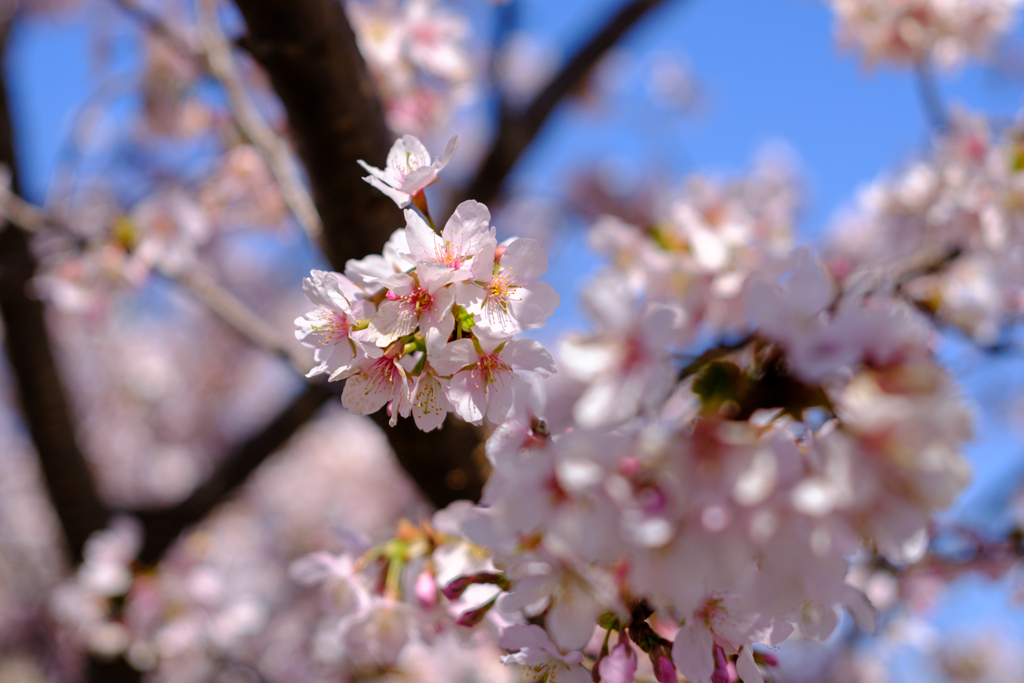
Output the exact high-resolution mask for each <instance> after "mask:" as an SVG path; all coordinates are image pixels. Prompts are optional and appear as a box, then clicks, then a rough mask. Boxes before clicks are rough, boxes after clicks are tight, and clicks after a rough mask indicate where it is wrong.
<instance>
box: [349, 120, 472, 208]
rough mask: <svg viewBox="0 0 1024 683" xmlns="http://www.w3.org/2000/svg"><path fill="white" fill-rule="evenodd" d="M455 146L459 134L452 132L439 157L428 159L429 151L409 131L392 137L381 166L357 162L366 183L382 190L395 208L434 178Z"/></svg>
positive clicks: (361, 161) (449, 158)
mask: <svg viewBox="0 0 1024 683" xmlns="http://www.w3.org/2000/svg"><path fill="white" fill-rule="evenodd" d="M458 146H459V136H458V135H453V136H452V137H451V139H449V140H448V144H447V145H445V148H444V154H443V155H442V156H441V158H440V159H436V160H434V161H433V162H431V161H430V153H429V152H427V148H426V147H424V146H423V143H422V142H420V141H419V140H418V139H417V138H416V137H415V136H413V135H404V136H402V137H401V138H399V139H398V140H397V141H395V144H394V145H393V146H392V147H391V151H390V152H388V159H387V166H386V167H385V168H384V170H381V169H379V168H376V167H374V166H370V165H369V164H367V163H366V162H365V161H363V160H362V159H360V160H359V165H360V166H362V167H363V168H364V169H365V170H366V171H367V172H368V173H369V174H370V175H368V176H366V177H365V178H363V180H365V181H366V182H368V183H369V184H370V185H373V186H374V187H375V188H377V189H378V190H380V191H381V192H383V193H384V194H386V195H387V196H388V197H390V198H391V199H392V200H394V202H395V204H398V207H399V208H403V209H404V208H405V207H407V206H409V204H411V203H412V202H413V199H414V197H415V196H416V195H417V194H418V193H420V192H422V191H423V189H424V188H425V187H427V186H428V185H431V184H432V183H435V182H437V176H438V174H439V173H440V172H441V169H443V168H444V167H445V166H447V165H448V162H449V161H451V158H452V155H453V154H455V149H456V148H457V147H458Z"/></svg>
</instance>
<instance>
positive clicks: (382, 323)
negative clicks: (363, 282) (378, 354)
mask: <svg viewBox="0 0 1024 683" xmlns="http://www.w3.org/2000/svg"><path fill="white" fill-rule="evenodd" d="M388 288H389V291H388V293H387V298H386V299H385V300H384V301H383V302H382V303H381V304H380V306H379V307H378V308H377V313H376V315H374V316H373V320H372V321H370V326H369V328H368V329H367V332H368V335H369V338H370V339H371V340H373V341H375V342H376V343H377V345H378V346H381V347H385V346H388V345H389V344H391V343H392V342H394V341H396V340H398V339H401V338H402V337H405V336H406V335H409V334H412V333H413V332H415V331H416V329H417V328H419V329H420V331H421V332H422V333H423V337H424V339H425V340H426V346H427V353H428V354H430V353H435V352H436V351H437V350H438V349H440V348H441V347H442V346H444V344H445V343H446V342H447V341H448V337H450V336H451V334H452V330H454V329H455V318H454V316H453V315H452V304H454V303H455V291H454V289H452V288H451V287H442V288H440V289H437V290H435V291H434V292H430V291H428V290H426V289H423V288H422V287H421V286H420V284H419V283H418V282H416V281H415V280H414V279H413V278H412V277H411V276H409V275H405V274H403V273H399V274H397V275H395V276H393V277H392V278H390V279H389V280H388Z"/></svg>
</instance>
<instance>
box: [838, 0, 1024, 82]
mask: <svg viewBox="0 0 1024 683" xmlns="http://www.w3.org/2000/svg"><path fill="white" fill-rule="evenodd" d="M826 2H828V3H829V4H830V5H831V6H832V9H833V11H834V12H835V13H836V18H837V22H838V29H837V31H838V34H839V39H840V41H841V42H843V43H846V44H851V45H855V46H856V47H858V48H859V49H860V50H862V51H863V53H864V59H865V61H866V62H867V63H868V64H869V65H870V64H874V63H876V62H882V61H889V62H896V63H907V62H910V63H918V64H925V63H927V62H929V61H934V62H935V63H936V64H938V65H940V66H942V67H945V68H950V67H955V66H959V65H961V64H962V63H963V62H964V61H965V60H966V59H968V58H971V57H985V56H989V55H990V54H991V53H992V52H993V50H994V47H995V43H996V41H997V40H998V39H999V38H1001V37H1003V36H1005V35H1006V34H1007V33H1008V32H1009V30H1010V29H1011V28H1012V26H1013V24H1014V23H1015V21H1016V18H1017V10H1018V8H1019V5H1020V0H826Z"/></svg>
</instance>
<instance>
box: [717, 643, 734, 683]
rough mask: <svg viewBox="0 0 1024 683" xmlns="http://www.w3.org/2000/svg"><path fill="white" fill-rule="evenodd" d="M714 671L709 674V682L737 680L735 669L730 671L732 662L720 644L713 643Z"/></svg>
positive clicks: (728, 682) (726, 682) (720, 682)
mask: <svg viewBox="0 0 1024 683" xmlns="http://www.w3.org/2000/svg"><path fill="white" fill-rule="evenodd" d="M714 652H715V671H714V672H713V673H712V674H711V683H730V682H731V681H734V680H737V679H736V676H734V675H733V674H734V673H735V669H733V670H732V671H730V667H731V666H732V662H730V661H729V658H728V657H726V656H725V650H723V649H722V646H721V645H715V651H714Z"/></svg>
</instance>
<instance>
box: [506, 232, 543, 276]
mask: <svg viewBox="0 0 1024 683" xmlns="http://www.w3.org/2000/svg"><path fill="white" fill-rule="evenodd" d="M501 268H502V270H507V271H509V272H510V273H512V274H513V276H514V278H515V281H516V282H518V283H522V284H526V283H529V282H533V281H534V280H536V279H537V278H539V277H540V276H542V275H543V274H544V273H546V272H547V270H548V255H547V253H546V252H545V251H544V248H543V247H541V246H540V242H538V241H537V240H531V239H527V238H525V237H521V238H519V239H517V240H514V241H513V242H511V243H510V244H509V245H508V246H507V247H505V253H504V254H502V256H501Z"/></svg>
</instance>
